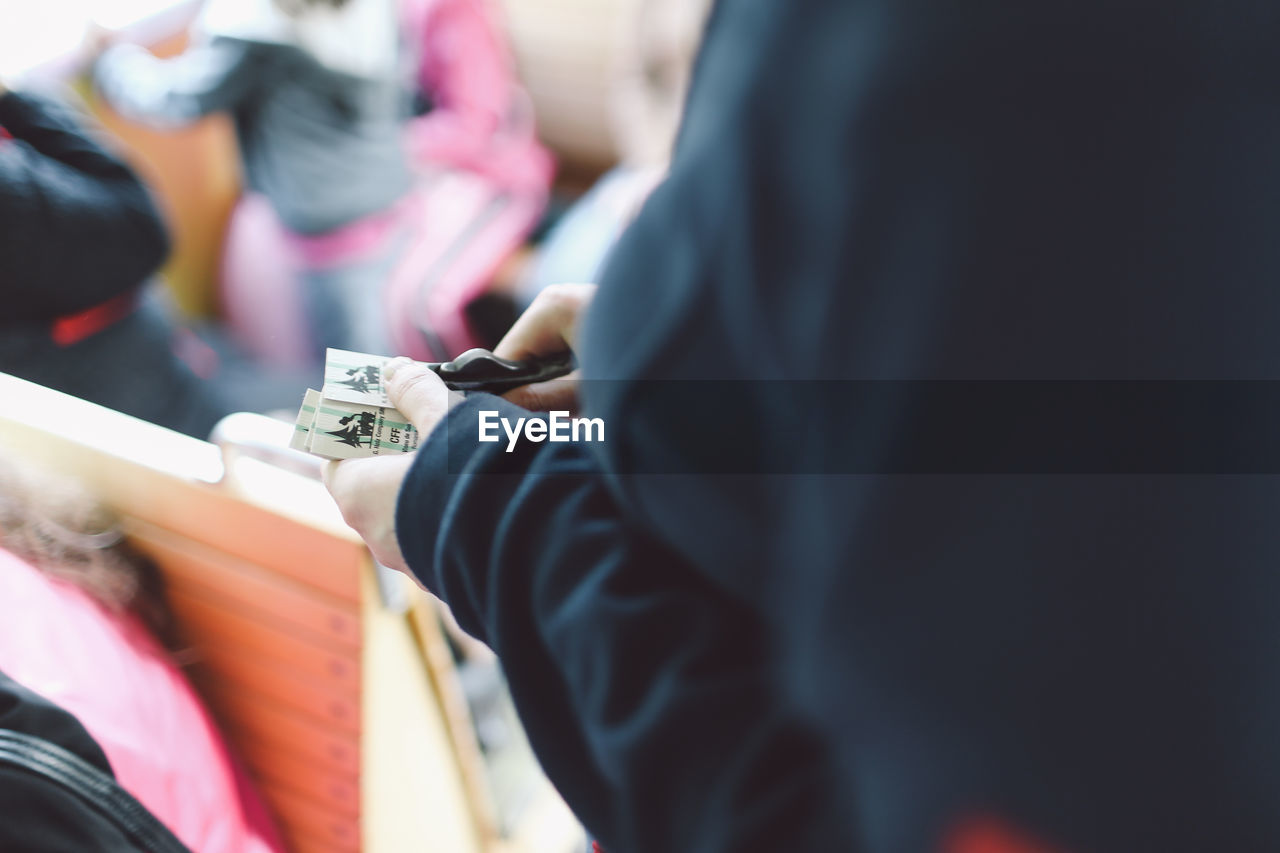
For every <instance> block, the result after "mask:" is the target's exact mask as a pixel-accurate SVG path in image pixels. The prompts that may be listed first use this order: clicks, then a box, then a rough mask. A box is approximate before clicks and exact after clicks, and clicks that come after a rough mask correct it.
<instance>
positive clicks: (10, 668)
mask: <svg viewBox="0 0 1280 853" xmlns="http://www.w3.org/2000/svg"><path fill="white" fill-rule="evenodd" d="M0 625H3V626H4V630H3V631H0V670H2V671H4V672H5V673H6V674H8V675H9V676H11V677H12V678H13V679H14V680H16V681H18V682H20V683H21V684H23V685H25V686H26V687H28V688H30V689H32V690H34V691H35V692H37V693H39V694H41V695H43V696H45V697H46V698H48V699H50V700H52V701H53V702H55V703H57V704H58V705H61V706H62V707H63V708H65V709H66V710H67V711H69V712H71V713H72V714H74V715H75V716H76V717H77V718H78V719H79V720H80V722H81V723H82V724H83V725H84V727H85V728H86V729H88V730H89V734H91V735H92V736H93V737H94V739H95V740H96V741H97V742H98V744H99V745H100V746H101V747H102V750H103V752H105V753H106V755H107V759H108V760H109V761H110V762H111V767H112V770H114V772H115V774H116V778H117V780H118V781H119V782H120V784H121V785H122V786H123V787H124V788H125V789H127V790H128V791H129V793H131V794H133V795H134V797H136V798H137V799H138V800H140V801H141V802H142V804H143V805H145V806H146V807H147V808H148V809H150V810H151V812H152V813H153V814H155V816H156V817H158V818H159V819H160V820H161V821H162V822H163V823H164V824H165V825H166V826H168V827H169V829H170V830H172V831H173V833H174V834H175V835H177V836H178V837H179V838H180V839H181V840H182V841H183V843H185V844H186V845H187V846H188V847H190V848H191V849H192V850H193V851H195V852H196V853H275V851H283V849H284V848H283V845H282V844H281V842H280V840H279V837H278V835H277V833H276V830H275V828H274V826H273V825H272V822H271V819H270V817H269V816H268V814H267V811H266V809H265V808H264V806H263V805H262V802H261V800H260V799H259V798H258V795H257V794H256V793H255V792H254V791H253V790H252V788H251V786H250V784H249V780H248V779H247V777H246V776H245V775H244V773H243V772H242V771H241V770H240V769H239V768H238V767H237V766H236V765H235V764H234V762H233V761H232V759H231V757H230V755H229V753H228V750H227V746H226V743H225V742H224V740H223V738H222V736H221V734H220V733H219V731H218V730H217V728H216V727H215V726H214V724H213V721H212V720H211V719H210V717H209V714H208V712H207V711H205V709H204V707H203V706H202V705H201V703H200V700H199V699H198V698H197V696H196V694H195V692H194V691H193V690H192V689H191V686H190V685H189V684H188V683H187V681H186V679H184V678H183V676H182V674H181V673H180V672H179V671H178V669H177V667H176V666H175V665H174V664H173V662H172V660H170V658H169V656H168V655H167V654H166V653H165V651H164V650H163V649H162V648H161V647H160V646H159V644H158V643H157V642H156V640H155V639H154V638H153V637H152V636H151V634H150V633H148V631H147V630H146V629H145V628H144V627H143V626H142V624H141V623H140V622H139V621H138V620H137V619H136V618H134V617H131V616H130V617H125V616H118V615H115V614H112V613H110V612H108V611H107V610H106V609H104V608H103V607H102V606H100V605H99V604H98V603H97V602H96V601H94V600H93V599H91V598H90V597H89V596H88V595H87V594H85V593H84V592H82V591H81V590H80V589H79V588H78V587H76V586H73V585H72V584H69V583H66V582H64V581H59V580H56V579H53V578H51V577H49V576H48V575H46V574H45V573H43V572H41V571H40V570H38V569H36V568H34V567H33V566H31V565H30V564H29V563H27V562H26V561H24V560H21V559H19V558H18V557H16V556H14V555H13V554H11V553H10V552H8V551H6V550H4V549H0Z"/></svg>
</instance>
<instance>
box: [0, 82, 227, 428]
mask: <svg viewBox="0 0 1280 853" xmlns="http://www.w3.org/2000/svg"><path fill="white" fill-rule="evenodd" d="M168 247H169V244H168V237H167V235H166V232H165V226H164V223H163V221H162V220H161V218H160V215H159V213H158V212H157V211H156V208H155V206H154V204H153V203H152V201H151V198H150V196H149V195H148V193H147V190H146V188H145V187H144V186H143V185H142V183H141V182H140V181H139V180H138V178H137V176H136V175H134V174H133V172H132V171H130V169H129V168H128V167H127V166H126V165H125V164H124V163H122V162H121V161H120V160H119V159H117V158H116V157H115V156H113V155H112V154H109V153H108V152H107V151H106V150H105V149H104V148H102V147H101V146H100V145H99V144H98V143H97V142H95V141H94V140H92V139H91V138H90V137H89V136H88V135H87V134H86V133H85V131H84V130H83V128H82V127H81V125H80V123H79V119H78V117H77V116H76V115H75V114H73V113H72V112H71V111H69V110H68V109H67V108H65V107H64V106H62V105H61V104H59V103H57V102H55V101H54V100H52V99H49V98H46V97H40V96H36V95H29V94H20V93H17V92H12V91H8V90H7V89H5V88H4V86H3V84H0V297H2V298H3V299H4V304H5V310H4V311H3V312H0V328H2V329H3V334H0V372H5V373H10V374H13V375H14V376H19V377H22V378H24V379H28V380H31V381H33V382H37V383H39V384H41V385H46V386H48V387H50V388H54V389H57V390H59V391H63V392H65V393H68V394H72V395H74V396H77V397H81V398H83V399H86V400H90V401H92V402H95V403H99V404H101V405H104V406H108V407H110V408H113V409H117V410H119V411H122V412H124V413H126V414H129V415H133V416H135V417H139V418H142V419H144V420H148V421H151V422H153V423H157V424H160V425H161V426H165V427H169V428H170V429H175V430H178V431H180V432H185V433H187V434H188V435H193V436H196V437H198V438H204V437H205V436H207V435H208V433H209V431H210V430H211V429H212V428H213V425H214V424H215V423H216V422H217V421H218V419H219V418H220V417H221V416H222V415H223V414H225V412H226V410H225V409H224V408H223V406H222V404H221V403H220V402H219V401H218V400H216V399H215V398H214V396H213V394H212V392H211V391H210V389H209V388H208V387H207V386H206V385H205V384H204V383H203V382H202V381H201V380H200V379H199V378H198V377H197V376H196V375H195V374H194V373H193V372H192V371H191V369H190V368H189V367H188V366H187V365H186V364H185V363H184V362H183V361H182V360H180V359H179V358H178V356H177V355H176V353H175V349H174V345H175V340H176V339H175V327H174V325H173V324H172V322H171V321H170V319H169V318H168V316H167V315H166V313H165V310H164V307H163V305H162V304H161V302H160V300H159V297H158V294H157V293H156V292H155V289H154V288H152V289H148V288H147V287H146V282H147V281H148V280H149V279H150V277H151V276H152V275H153V274H154V273H155V272H156V270H157V269H158V268H159V267H160V265H161V264H162V263H163V262H164V259H165V256H166V254H167V253H168Z"/></svg>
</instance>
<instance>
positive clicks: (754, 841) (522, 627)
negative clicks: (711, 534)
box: [397, 395, 854, 853]
mask: <svg viewBox="0 0 1280 853" xmlns="http://www.w3.org/2000/svg"><path fill="white" fill-rule="evenodd" d="M482 408H483V409H488V410H494V409H497V410H499V411H501V412H502V414H503V416H505V417H508V418H511V419H513V420H514V418H517V417H528V416H529V413H528V412H525V411H523V410H521V409H519V408H517V407H515V406H512V405H511V404H509V403H506V402H504V401H501V400H498V399H497V398H493V397H488V396H487V395H481V396H478V397H473V398H471V399H469V400H468V401H467V402H466V403H464V404H462V405H461V406H459V407H457V408H456V409H455V410H454V411H453V412H452V413H451V414H450V416H449V418H448V419H447V421H446V422H445V424H444V425H442V426H441V427H439V428H438V429H437V431H436V432H435V433H434V435H433V436H432V437H431V439H430V440H429V441H427V442H426V444H425V445H424V446H423V447H422V448H421V449H420V450H419V451H418V458H417V459H416V461H415V463H414V467H413V469H412V471H411V473H410V475H409V477H408V478H407V480H406V482H405V484H404V487H403V489H402V491H401V495H400V499H399V505H398V509H397V531H398V536H399V540H400V543H401V547H402V548H403V551H404V554H405V556H406V559H407V560H408V561H409V563H410V565H411V566H412V567H413V568H414V570H415V572H416V573H417V574H418V576H419V578H420V579H421V580H422V582H423V583H424V584H425V585H426V586H427V587H428V588H429V589H431V590H432V591H433V592H435V593H437V594H438V595H440V596H441V597H442V598H443V599H444V600H445V601H446V602H448V604H449V605H450V606H451V607H452V608H453V611H454V614H455V615H456V617H457V618H458V621H459V623H460V624H461V625H462V626H463V627H464V628H466V629H467V630H468V631H471V632H473V633H474V634H475V635H476V636H479V637H481V638H483V639H484V640H485V641H486V642H488V643H489V644H490V645H491V646H492V647H493V648H494V650H495V651H496V652H497V653H498V656H499V657H500V658H501V659H502V661H503V663H504V666H505V669H506V672H507V675H508V678H509V680H510V684H511V689H512V693H513V695H514V698H515V701H516V704H517V706H518V708H519V709H520V713H521V717H522V719H523V721H524V723H525V726H526V728H527V730H528V733H529V736H530V739H531V741H532V743H533V745H534V748H535V750H536V751H537V754H538V756H539V759H540V760H541V761H542V763H543V766H544V767H545V768H546V770H547V772H548V775H549V776H550V778H551V779H552V781H553V782H554V783H555V784H556V785H557V787H558V788H559V789H560V791H561V792H562V794H563V795H564V796H565V798H566V800H567V801H568V803H569V804H570V806H571V807H572V808H573V809H574V810H575V811H576V813H577V814H578V815H579V817H580V818H581V819H582V820H583V822H584V823H585V824H586V826H587V827H588V829H589V830H590V831H591V832H592V833H593V834H595V835H596V836H597V837H598V838H599V839H600V840H601V843H602V844H603V845H604V846H605V849H607V850H609V851H611V853H625V851H652V850H700V851H728V850H762V849H768V850H785V849H809V848H810V847H812V849H817V846H818V845H819V843H821V844H825V845H827V846H826V847H824V849H840V850H853V849H854V848H853V847H852V846H848V845H846V846H840V845H839V843H838V841H839V839H840V838H842V837H843V835H842V832H843V829H842V828H841V827H838V826H835V825H832V824H831V823H830V821H831V820H832V817H831V816H832V814H833V812H832V810H830V809H828V808H826V805H827V798H828V797H829V796H830V793H831V789H830V787H829V779H828V777H827V775H826V774H827V768H826V764H825V761H824V757H823V755H822V754H821V753H820V751H819V749H818V747H817V743H816V741H815V739H814V737H813V736H812V734H811V732H810V731H809V730H808V728H807V727H806V726H805V725H804V724H803V722H802V721H801V720H800V719H799V718H797V717H795V716H794V715H792V714H791V713H790V712H789V710H788V708H787V707H786V706H785V704H784V703H783V702H782V701H781V700H780V699H779V695H780V691H779V690H778V689H777V685H776V683H775V681H776V677H777V674H776V672H775V671H774V668H773V663H774V662H773V660H772V659H771V658H770V655H769V653H768V651H767V648H768V643H767V642H766V637H765V635H764V633H763V629H762V626H761V624H760V622H759V621H758V620H757V619H756V618H754V616H753V615H752V614H751V613H749V612H748V611H747V610H745V609H743V608H741V607H738V606H736V605H734V604H733V603H732V602H730V601H729V600H728V599H726V598H725V597H723V596H722V595H720V594H718V593H717V592H716V591H715V590H714V589H712V588H711V586H710V585H709V584H707V583H706V582H704V581H702V580H701V579H700V578H699V577H698V576H697V574H696V573H695V572H693V571H692V570H691V569H690V567H689V566H688V565H686V564H685V563H684V562H683V561H682V560H680V559H679V558H678V557H677V556H676V555H675V554H673V553H672V552H671V551H670V550H669V549H667V548H665V547H663V545H662V544H661V543H659V542H658V541H656V540H655V539H653V538H652V537H650V536H647V535H645V534H644V533H643V532H642V531H640V530H638V529H636V528H634V527H632V526H630V525H629V524H628V523H627V522H626V520H625V519H624V518H623V517H622V516H621V514H620V512H619V510H618V507H617V505H616V504H615V503H614V501H613V499H612V497H611V496H610V493H609V491H608V490H607V489H606V488H605V485H604V482H603V480H602V478H601V476H600V474H599V472H598V470H597V469H596V467H595V463H594V462H593V461H592V459H591V457H590V456H589V455H588V454H587V453H586V452H585V450H584V448H583V447H582V446H581V445H573V444H551V443H544V444H531V443H529V442H524V443H523V444H518V445H517V446H516V447H515V449H514V451H513V452H510V453H508V452H506V445H505V442H504V443H499V444H479V443H477V442H476V441H475V436H476V431H477V412H478V411H479V410H480V409H482ZM831 844H835V845H836V846H834V847H831V846H830V845H831Z"/></svg>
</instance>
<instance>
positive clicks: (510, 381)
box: [289, 349, 574, 459]
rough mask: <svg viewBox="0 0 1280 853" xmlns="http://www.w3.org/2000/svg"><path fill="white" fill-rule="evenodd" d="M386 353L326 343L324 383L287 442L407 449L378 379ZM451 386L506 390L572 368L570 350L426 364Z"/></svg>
mask: <svg viewBox="0 0 1280 853" xmlns="http://www.w3.org/2000/svg"><path fill="white" fill-rule="evenodd" d="M390 360H391V359H390V358H388V357H386V356H380V355H369V354H367V353H360V352H350V351H348V350H340V349H329V350H328V351H327V352H326V354H325V365H324V385H323V387H322V389H321V390H320V391H315V390H308V391H307V393H306V395H305V396H304V397H303V400H302V408H301V409H300V410H299V412H298V417H297V420H296V421H295V422H294V431H293V437H292V438H291V440H290V442H289V446H290V447H292V448H294V449H295V450H305V451H307V452H308V453H312V454H314V455H316V456H322V457H324V458H326V459H355V458H361V457H366V456H382V455H386V454H394V453H408V452H411V451H413V450H415V449H416V448H417V446H418V441H419V435H418V431H417V430H416V429H415V428H414V426H413V424H412V423H411V422H410V421H409V419H408V418H407V417H405V416H404V415H403V414H402V413H401V412H400V411H398V410H397V409H395V408H394V407H393V406H392V405H391V400H390V399H389V398H388V397H387V390H386V386H385V385H384V383H383V378H382V368H383V365H385V364H386V363H387V362H388V361H390ZM426 366H427V367H428V368H430V369H431V370H432V371H434V372H435V373H436V374H438V375H439V376H440V378H441V379H443V380H444V383H445V385H447V386H448V387H449V388H450V389H452V390H456V391H492V392H495V393H498V392H502V391H506V390H510V389H511V388H516V387H519V386H521V385H525V384H528V383H532V382H541V381H543V380H547V379H554V378H556V377H558V376H563V375H565V374H566V373H568V372H570V371H571V370H573V367H574V361H573V356H572V354H571V353H568V352H565V353H560V354H556V355H554V356H551V357H549V358H542V359H531V360H528V361H510V360H507V359H503V358H499V357H497V356H495V355H493V353H491V352H488V351H487V350H479V349H475V350H468V351H467V352H465V353H463V354H462V355H460V356H458V357H457V358H456V359H454V360H453V361H447V362H442V363H432V364H427V365H426Z"/></svg>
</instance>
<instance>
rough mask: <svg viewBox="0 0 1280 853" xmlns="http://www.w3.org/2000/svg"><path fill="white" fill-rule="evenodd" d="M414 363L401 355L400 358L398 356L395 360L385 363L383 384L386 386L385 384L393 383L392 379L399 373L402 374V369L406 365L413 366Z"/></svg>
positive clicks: (383, 366)
mask: <svg viewBox="0 0 1280 853" xmlns="http://www.w3.org/2000/svg"><path fill="white" fill-rule="evenodd" d="M412 363H413V361H412V360H411V359H408V358H406V357H404V356H402V355H400V356H396V357H395V358H393V359H391V360H390V361H388V362H385V363H383V365H382V381H383V383H384V384H385V383H387V382H390V381H391V379H392V378H393V377H394V376H395V375H396V374H397V373H399V372H400V368H402V367H404V366H405V365H406V364H412Z"/></svg>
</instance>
